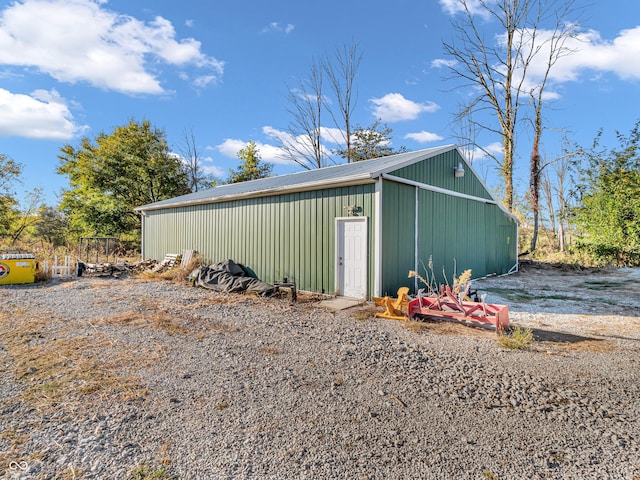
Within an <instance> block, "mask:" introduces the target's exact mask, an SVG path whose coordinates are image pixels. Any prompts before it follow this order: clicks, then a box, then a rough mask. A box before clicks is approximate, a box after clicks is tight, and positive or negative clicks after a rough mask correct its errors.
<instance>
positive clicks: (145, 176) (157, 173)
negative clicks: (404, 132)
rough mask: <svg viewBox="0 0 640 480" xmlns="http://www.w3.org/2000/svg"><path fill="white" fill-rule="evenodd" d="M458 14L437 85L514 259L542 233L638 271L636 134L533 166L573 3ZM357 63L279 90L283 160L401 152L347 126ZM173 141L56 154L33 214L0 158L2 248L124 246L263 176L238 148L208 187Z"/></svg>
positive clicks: (32, 203)
mask: <svg viewBox="0 0 640 480" xmlns="http://www.w3.org/2000/svg"><path fill="white" fill-rule="evenodd" d="M458 6H459V7H460V12H459V14H458V15H457V16H455V17H454V19H453V21H452V32H453V36H452V39H450V40H445V41H443V49H444V52H445V54H447V55H448V60H449V61H448V63H447V68H448V71H449V74H450V75H448V79H449V80H450V81H452V82H455V83H456V87H458V88H466V89H467V91H468V92H470V93H471V95H470V96H467V97H466V98H467V99H468V100H467V101H466V102H465V103H463V104H462V105H461V106H460V109H459V111H457V112H454V119H455V120H456V122H457V125H458V127H459V129H460V132H459V133H458V134H457V137H458V144H459V145H460V150H461V151H462V152H463V154H467V155H468V157H469V158H468V159H469V161H470V162H471V161H472V160H473V158H472V152H473V151H483V152H484V154H485V155H486V156H488V157H490V158H493V159H494V161H495V165H496V168H497V171H498V173H499V174H500V176H501V178H502V184H501V185H500V186H499V187H500V188H499V190H498V192H497V193H498V195H499V196H500V198H501V200H502V202H503V204H504V205H505V206H506V208H507V209H508V210H509V211H511V212H513V213H515V214H516V215H518V216H519V217H520V218H521V220H522V226H523V227H524V228H522V229H521V230H522V231H524V232H526V233H527V237H526V245H527V246H526V247H525V248H526V249H527V250H528V251H529V252H531V253H535V252H536V251H537V249H538V247H539V235H540V233H541V232H542V234H543V240H545V242H544V243H545V244H547V245H551V249H552V250H558V251H560V252H561V253H562V252H565V251H567V250H568V249H576V250H579V251H580V252H586V253H587V254H588V255H590V256H591V257H592V258H593V259H596V260H600V261H609V262H614V263H617V264H638V263H640V246H639V245H638V243H639V242H640V240H639V238H640V235H638V233H639V228H640V227H639V224H640V220H639V219H640V211H639V208H640V207H639V206H638V204H639V200H638V196H639V195H640V194H639V193H638V192H639V191H640V185H639V179H638V170H639V166H638V152H637V149H638V142H639V139H638V130H639V127H638V124H636V125H635V126H634V127H633V128H632V129H631V132H630V133H629V134H628V135H625V134H622V133H618V134H617V138H618V142H619V145H618V146H617V147H614V148H610V149H608V148H606V147H604V146H602V145H601V144H600V143H601V142H600V140H601V136H602V133H599V134H598V135H597V136H596V139H595V140H594V142H593V144H592V145H591V146H589V147H587V148H585V147H582V146H579V145H571V142H570V141H569V140H566V141H565V145H564V147H563V152H562V154H561V155H559V156H557V157H556V158H552V159H550V160H548V159H546V157H545V155H544V153H543V142H542V137H543V134H544V132H545V131H546V130H547V128H548V126H547V125H546V123H545V117H544V112H545V108H546V106H547V105H546V102H547V100H546V98H547V97H545V95H544V93H545V89H546V88H547V86H548V82H549V79H550V78H551V73H552V71H553V69H554V68H555V67H556V65H557V63H558V61H559V60H560V59H561V58H563V57H565V56H567V55H571V54H572V53H573V52H572V50H571V49H570V48H569V47H568V45H569V44H570V42H569V40H571V39H573V38H575V37H576V36H577V34H578V31H577V28H578V24H577V22H575V21H573V20H574V19H573V18H572V17H573V16H575V15H576V14H577V13H579V11H578V10H577V9H576V8H575V7H574V0H518V1H516V0H497V1H495V2H475V1H472V0H459V2H458ZM478 9H479V10H478ZM488 21H494V22H498V24H499V25H500V26H501V29H502V34H501V35H499V36H498V37H497V38H496V37H495V36H491V37H490V36H485V35H483V30H482V26H483V24H484V23H486V22H488ZM362 58H363V55H362V53H361V52H360V51H359V49H358V46H357V44H356V43H354V42H352V43H351V44H345V45H343V46H342V47H340V48H337V49H336V50H335V51H334V52H333V53H332V54H325V55H323V56H321V57H316V58H313V59H312V62H311V65H310V67H309V70H308V72H307V73H306V75H305V76H303V77H301V78H300V79H299V80H298V81H297V82H295V83H294V85H293V86H287V93H288V95H287V111H288V112H289V118H290V122H289V124H288V126H287V128H286V130H283V131H280V132H278V133H277V139H278V141H279V147H280V151H281V152H282V155H283V157H284V158H285V159H287V160H289V161H290V162H291V163H295V164H297V165H299V166H300V167H302V168H305V169H313V168H323V167H325V166H328V165H333V164H337V163H344V162H346V163H350V162H355V161H362V160H366V159H369V158H375V157H380V156H384V155H390V154H393V153H398V152H402V151H404V150H405V149H404V147H399V148H393V147H392V139H391V134H392V130H391V129H390V128H389V127H388V126H387V125H385V124H383V123H382V122H381V121H380V120H379V119H377V120H376V121H374V122H373V123H372V124H370V125H368V126H365V127H363V126H361V125H360V124H357V123H355V122H354V111H355V107H356V105H357V100H358V89H357V78H358V75H357V74H358V68H359V66H360V64H361V62H362ZM541 66H542V68H541ZM532 71H533V72H534V73H531V72H532ZM525 132H528V133H530V134H531V135H530V137H531V138H532V141H531V144H530V152H531V153H530V156H529V179H528V185H529V187H528V189H527V191H526V192H524V197H523V198H522V197H521V194H522V192H517V191H516V190H515V188H514V171H515V163H516V155H515V151H516V140H517V138H519V137H520V136H522V134H523V133H525ZM480 134H484V135H485V136H484V137H483V140H482V141H481V140H480ZM487 135H489V138H491V137H493V138H497V139H499V140H500V144H501V145H502V148H501V151H500V153H498V154H496V153H494V152H492V151H489V150H487V149H483V147H482V145H483V141H485V139H486V138H487ZM182 140H183V145H182V148H181V149H180V152H179V153H180V155H177V154H175V153H173V152H171V151H170V149H169V148H168V146H167V142H166V139H165V134H164V132H163V131H162V130H160V129H158V128H157V127H155V126H153V125H151V124H150V123H149V122H147V121H144V122H137V121H135V120H131V121H130V122H129V124H128V125H124V126H121V127H117V128H116V129H114V131H113V132H111V133H108V134H107V133H101V134H100V135H98V136H97V137H96V138H95V139H93V140H91V139H88V138H84V139H82V141H81V142H80V144H79V145H78V146H77V147H73V146H71V145H65V146H64V147H63V148H61V151H60V155H59V157H58V158H59V160H60V165H59V167H58V173H60V174H62V175H66V176H67V177H68V180H69V185H70V186H69V188H68V189H67V190H65V191H64V192H63V194H62V200H61V203H60V205H59V206H57V208H53V207H43V206H42V205H40V204H39V202H38V199H39V198H41V192H38V191H34V192H32V193H31V194H30V195H29V196H28V197H27V200H26V202H25V203H26V204H25V205H22V206H18V205H17V201H16V200H15V197H14V196H12V195H11V187H12V185H13V184H15V183H16V181H17V180H16V179H18V178H19V175H20V172H21V166H20V165H19V164H18V163H16V162H14V161H13V160H12V159H10V158H8V157H6V156H0V236H2V237H3V238H9V239H11V241H15V240H16V239H18V238H19V237H20V236H21V235H24V233H25V232H29V231H35V230H36V229H37V228H38V225H45V224H46V225H50V226H52V227H51V228H50V229H51V230H52V231H50V232H46V234H47V235H48V236H49V238H52V239H55V238H57V236H58V234H55V232H60V231H67V232H70V233H69V235H78V236H81V235H118V236H125V237H127V236H128V237H130V238H133V239H136V238H138V236H139V225H140V219H139V218H138V217H137V215H136V214H135V213H134V212H133V208H134V207H136V206H140V205H143V204H147V203H153V202H155V201H158V200H162V199H165V198H171V197H175V196H178V195H182V194H185V193H190V192H194V191H198V190H200V189H203V188H209V187H211V186H213V185H215V184H219V183H225V182H239V181H248V180H255V179H258V178H263V177H265V176H269V175H271V174H272V165H270V164H268V163H265V162H263V161H262V158H261V155H260V151H259V148H258V146H257V144H256V143H255V142H249V143H247V144H246V145H245V147H244V148H242V149H241V150H240V151H239V152H238V160H239V162H240V163H239V166H238V168H237V169H231V170H230V171H229V176H228V177H227V178H226V179H215V178H212V177H211V176H209V175H206V174H205V173H204V171H203V168H202V163H201V159H200V153H199V151H198V148H197V142H196V139H195V136H194V134H193V132H192V131H191V130H185V131H183V133H182ZM484 144H486V143H484ZM329 145H336V147H333V148H331V147H329ZM36 217H38V218H36ZM45 218H46V221H45V220H44V219H45ZM54 225H56V228H53V226H54ZM58 227H59V228H58ZM40 228H41V229H45V227H40ZM65 229H66V230H65Z"/></svg>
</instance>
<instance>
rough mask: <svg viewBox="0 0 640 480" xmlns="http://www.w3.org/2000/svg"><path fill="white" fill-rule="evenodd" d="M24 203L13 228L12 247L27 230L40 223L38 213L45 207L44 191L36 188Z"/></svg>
mask: <svg viewBox="0 0 640 480" xmlns="http://www.w3.org/2000/svg"><path fill="white" fill-rule="evenodd" d="M24 202H25V203H24V208H22V209H21V210H20V213H19V215H18V217H17V219H16V221H15V223H14V225H13V228H12V232H11V245H15V244H16V242H17V241H18V239H19V238H20V236H21V235H22V234H23V233H24V231H25V230H26V229H27V228H29V227H32V226H34V225H36V224H37V223H38V220H39V217H38V215H37V212H38V210H39V209H40V208H41V207H42V206H43V205H44V201H43V193H42V190H41V189H40V188H34V189H33V190H32V191H31V192H29V193H27V195H26V196H25V200H24Z"/></svg>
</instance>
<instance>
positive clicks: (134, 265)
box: [78, 250, 195, 277]
mask: <svg viewBox="0 0 640 480" xmlns="http://www.w3.org/2000/svg"><path fill="white" fill-rule="evenodd" d="M194 255H195V252H194V251H193V250H185V251H184V252H183V253H182V254H178V253H168V254H166V255H165V257H164V258H163V259H162V260H161V261H160V262H158V261H157V260H154V259H147V260H141V261H139V262H127V261H122V262H104V263H86V262H82V261H79V262H78V276H81V275H86V276H93V277H120V276H122V275H124V274H129V273H143V272H151V273H164V272H167V271H169V270H172V269H174V268H178V267H181V268H186V267H187V266H189V263H190V262H191V260H192V259H193V258H194Z"/></svg>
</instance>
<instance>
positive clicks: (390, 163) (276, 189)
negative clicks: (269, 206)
mask: <svg viewBox="0 0 640 480" xmlns="http://www.w3.org/2000/svg"><path fill="white" fill-rule="evenodd" d="M455 149H456V146H455V145H445V146H441V147H435V148H428V149H425V150H417V151H414V152H405V153H399V154H396V155H389V156H386V157H380V158H374V159H371V160H364V161H361V162H356V163H348V164H343V165H335V166H331V167H325V168H318V169H314V170H305V171H303V172H296V173H289V174H286V175H280V176H274V177H268V178H261V179H259V180H251V181H248V182H240V183H232V184H228V185H219V186H216V187H213V188H210V189H207V190H202V191H199V192H194V193H190V194H187V195H182V196H180V197H175V198H170V199H168V200H162V201H160V202H155V203H150V204H148V205H143V206H141V207H137V208H136V211H138V212H144V211H145V210H157V209H161V208H167V207H180V206H187V205H195V204H201V203H213V202H221V201H227V200H233V199H239V198H250V197H259V196H266V195H276V194H279V193H285V192H286V193H290V192H298V191H307V190H316V189H320V188H323V187H326V186H343V185H356V184H362V183H368V182H373V181H375V179H376V178H378V177H379V176H380V175H381V174H384V173H389V172H392V171H394V170H398V169H400V168H403V167H406V166H408V165H412V164H414V163H416V162H420V161H422V160H425V159H427V158H431V157H434V156H436V155H439V154H441V153H444V152H448V151H450V150H455Z"/></svg>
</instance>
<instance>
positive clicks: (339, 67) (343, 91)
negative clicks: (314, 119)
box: [323, 42, 362, 163]
mask: <svg viewBox="0 0 640 480" xmlns="http://www.w3.org/2000/svg"><path fill="white" fill-rule="evenodd" d="M332 60H333V61H332ZM361 60H362V54H361V53H359V52H358V46H357V45H356V44H355V43H353V42H352V43H351V45H346V44H345V45H343V46H342V48H341V49H336V52H335V56H334V57H333V59H332V58H330V57H325V60H324V62H323V68H324V72H325V73H326V75H327V78H328V79H329V84H330V86H331V90H332V93H333V95H334V96H335V99H336V103H337V106H336V108H337V109H338V110H339V116H338V113H336V112H335V111H334V109H333V108H331V105H327V110H328V112H329V114H330V115H331V118H332V119H333V122H334V124H335V126H336V127H337V128H338V129H340V130H341V131H342V132H343V138H344V143H345V149H344V151H345V153H346V156H345V158H346V159H347V163H351V162H354V161H355V159H354V158H353V152H352V148H351V143H352V141H353V139H352V138H351V135H352V128H351V125H352V121H351V118H352V114H353V109H354V108H355V106H356V104H357V102H358V96H357V92H356V91H355V87H354V81H355V78H356V73H357V71H358V68H359V67H360V62H361Z"/></svg>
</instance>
